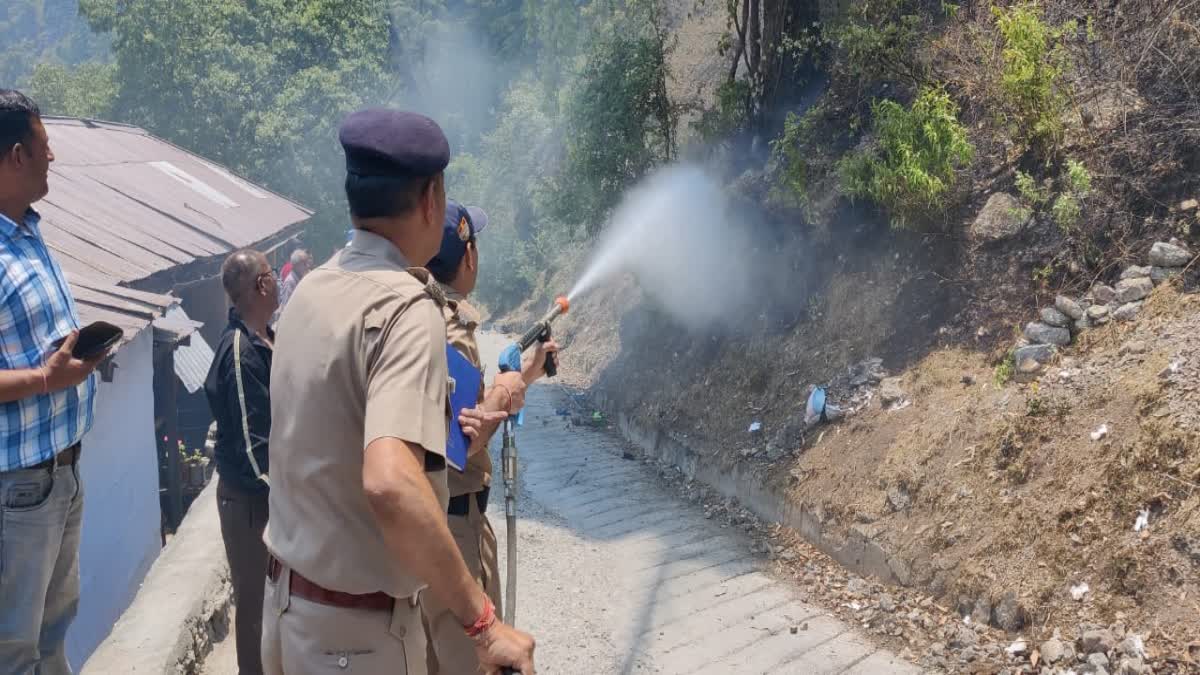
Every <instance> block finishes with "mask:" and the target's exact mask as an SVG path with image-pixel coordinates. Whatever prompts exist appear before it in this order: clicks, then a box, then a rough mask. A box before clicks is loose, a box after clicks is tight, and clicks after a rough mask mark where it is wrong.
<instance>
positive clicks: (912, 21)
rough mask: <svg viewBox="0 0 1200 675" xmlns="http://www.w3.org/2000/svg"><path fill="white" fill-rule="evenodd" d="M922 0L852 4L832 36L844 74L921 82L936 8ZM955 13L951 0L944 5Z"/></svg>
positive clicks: (944, 11) (867, 80) (925, 75)
mask: <svg viewBox="0 0 1200 675" xmlns="http://www.w3.org/2000/svg"><path fill="white" fill-rule="evenodd" d="M926 5H927V3H924V2H921V0H872V1H871V2H856V3H852V4H850V5H849V9H848V10H847V11H846V13H845V15H844V16H842V17H840V18H839V19H837V20H835V21H834V22H833V25H832V26H831V28H830V30H829V35H830V39H831V42H832V43H833V45H834V46H835V47H837V49H838V51H839V52H840V53H841V59H839V60H838V61H835V63H834V66H835V68H837V69H838V70H840V71H841V72H842V74H843V75H844V76H846V77H849V78H853V79H854V80H856V81H859V82H863V83H870V82H872V81H877V80H903V81H908V82H911V83H914V84H923V83H924V82H925V81H926V79H927V78H928V74H929V67H928V65H927V64H926V63H925V62H924V60H923V59H922V55H921V48H922V47H923V46H924V45H925V43H926V41H927V40H928V39H929V35H931V34H932V31H933V28H934V22H935V21H936V20H937V19H938V18H939V17H938V16H937V12H936V11H935V10H932V9H931V8H930V7H928V6H926ZM941 10H942V14H945V15H947V16H951V15H953V13H954V12H955V11H956V8H955V7H954V6H953V5H946V4H943V5H942V8H941Z"/></svg>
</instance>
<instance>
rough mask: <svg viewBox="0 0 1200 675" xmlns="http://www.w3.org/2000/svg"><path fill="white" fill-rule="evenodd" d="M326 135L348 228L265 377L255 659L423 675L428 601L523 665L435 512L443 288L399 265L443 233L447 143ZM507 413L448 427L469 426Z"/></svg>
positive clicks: (403, 134) (365, 128)
mask: <svg viewBox="0 0 1200 675" xmlns="http://www.w3.org/2000/svg"><path fill="white" fill-rule="evenodd" d="M339 138H340V141H341V143H342V146H343V148H344V149H345V152H346V168H347V173H348V175H347V177H346V196H347V199H348V201H349V204H350V213H351V217H352V218H351V219H352V221H353V224H354V227H355V232H354V237H353V240H352V241H351V243H350V244H349V245H348V246H347V247H346V248H345V249H343V250H341V251H339V252H338V253H337V254H336V255H335V256H334V257H333V258H332V259H331V260H330V261H329V262H327V263H326V264H324V265H322V266H321V267H319V268H317V269H316V270H314V271H312V272H310V273H309V275H308V276H307V277H306V278H305V280H304V283H303V284H301V285H300V286H299V287H298V288H297V290H296V293H295V295H294V296H292V300H291V302H289V303H288V307H287V309H286V310H285V311H284V313H283V316H282V317H281V319H280V325H279V336H280V337H279V340H278V341H277V342H276V345H275V358H274V363H273V367H272V373H271V391H272V401H271V403H272V405H271V416H272V429H271V439H270V462H271V469H272V471H271V498H270V512H271V520H270V522H269V524H268V526H267V532H266V535H265V540H266V544H267V548H268V550H269V551H270V561H269V565H268V574H267V583H266V595H265V602H264V608H263V647H262V651H263V666H264V670H265V671H266V672H267V673H272V674H273V675H282V674H286V675H308V674H310V673H311V674H316V673H331V672H341V671H342V670H345V671H348V672H353V673H367V674H368V675H374V674H376V673H379V674H381V675H382V674H383V673H388V674H389V675H392V674H398V675H425V674H426V672H427V669H426V668H427V666H426V635H425V631H424V628H423V625H422V620H421V609H420V603H421V601H422V599H423V598H425V597H427V598H429V599H432V600H434V601H435V602H437V603H438V604H439V606H444V607H448V608H450V611H451V612H452V613H453V615H454V617H456V619H457V620H458V622H459V626H460V628H461V629H462V630H463V631H464V634H465V635H467V636H469V637H470V638H471V644H472V646H473V648H474V650H475V654H476V656H477V657H478V658H479V661H480V663H481V665H482V670H483V672H487V673H496V672H499V669H500V667H501V666H514V667H516V668H517V669H518V670H519V671H521V672H522V673H525V675H530V674H532V673H533V672H534V669H533V648H534V642H533V638H532V637H530V636H529V635H526V634H524V633H521V632H520V631H517V630H515V629H513V628H510V627H508V626H505V625H504V624H502V623H501V622H500V621H498V620H497V618H496V612H495V605H494V604H493V602H492V601H491V600H490V599H489V598H488V596H487V594H486V593H484V591H483V590H482V589H481V588H480V587H479V584H478V583H477V582H476V580H475V578H474V576H473V575H472V573H471V570H470V569H469V568H468V567H467V565H466V564H465V563H464V562H463V559H462V555H461V554H460V553H459V552H458V548H457V547H456V546H455V544H454V539H453V537H452V536H451V534H450V530H449V528H448V527H447V524H446V515H445V514H446V506H447V501H448V495H447V484H446V480H447V478H446V462H445V457H444V453H445V446H446V436H447V423H448V419H447V417H446V415H447V407H448V400H447V377H448V375H447V369H446V324H445V320H444V317H443V315H442V306H443V305H444V303H445V299H444V297H442V294H441V292H440V290H439V289H438V288H437V286H436V284H434V283H432V282H431V281H430V279H429V277H428V275H427V273H425V271H424V270H420V269H413V264H414V262H413V261H427V260H429V259H430V258H432V257H433V255H434V254H435V253H437V251H438V248H439V247H440V245H441V239H442V222H443V219H444V218H445V209H446V197H445V188H444V184H443V178H442V171H443V170H444V169H445V167H446V165H447V163H448V162H449V144H448V143H447V141H446V137H445V136H444V135H443V133H442V131H441V129H440V128H439V127H438V126H437V124H436V123H434V122H433V121H432V120H430V119H428V118H425V117H422V116H420V115H415V114H412V113H404V112H399V111H395V110H385V109H372V110H365V111H360V112H357V113H354V114H352V115H350V116H349V117H347V118H346V120H345V122H344V123H343V124H342V128H341V131H340V133H339ZM496 382H497V383H499V384H500V385H501V386H503V387H505V388H507V389H509V390H511V391H512V392H513V394H512V396H511V397H510V398H511V399H512V400H511V402H510V407H509V410H508V412H513V411H515V410H516V409H517V408H518V407H519V406H520V405H522V404H523V391H524V390H523V388H522V385H523V381H522V380H521V377H520V374H519V373H507V374H502V375H497V376H496ZM493 386H496V385H493ZM504 416H505V415H504V413H491V414H488V413H483V412H481V411H478V410H476V411H470V412H469V413H467V414H464V415H463V416H462V417H460V422H461V423H462V424H463V425H464V427H465V428H466V429H468V430H469V433H472V434H478V432H479V430H480V429H481V428H482V426H483V425H484V424H489V423H490V424H494V423H496V422H497V420H498V419H500V418H503V417H504Z"/></svg>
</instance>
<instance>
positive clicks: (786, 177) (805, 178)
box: [771, 104, 825, 208]
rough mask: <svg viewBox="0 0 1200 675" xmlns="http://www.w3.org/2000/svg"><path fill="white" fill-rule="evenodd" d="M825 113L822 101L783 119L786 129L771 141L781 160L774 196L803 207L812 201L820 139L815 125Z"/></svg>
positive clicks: (778, 158) (774, 152)
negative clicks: (815, 158) (811, 189)
mask: <svg viewBox="0 0 1200 675" xmlns="http://www.w3.org/2000/svg"><path fill="white" fill-rule="evenodd" d="M824 114H825V109H824V107H823V106H822V105H820V104H818V105H814V106H812V107H811V108H809V109H808V110H806V111H805V112H804V114H803V115H797V114H796V113H788V116H787V119H786V120H784V122H783V133H781V134H780V135H779V137H778V138H776V139H775V140H773V141H771V152H772V153H773V154H774V155H775V158H776V159H777V160H778V162H779V169H780V179H781V180H780V181H779V182H778V183H777V184H776V187H775V190H774V194H773V195H772V196H774V197H776V198H779V199H781V201H783V202H784V203H790V204H792V205H795V206H799V207H802V208H807V207H808V206H810V205H811V203H812V199H811V197H810V196H809V188H810V187H811V185H812V181H813V179H814V178H815V176H814V175H813V174H814V172H815V170H816V167H814V166H813V161H812V160H813V156H814V154H815V150H816V148H815V146H816V145H817V143H818V142H819V140H820V139H818V138H816V128H817V123H818V122H819V121H820V118H821V116H822V115H824Z"/></svg>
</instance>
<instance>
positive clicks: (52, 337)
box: [0, 89, 102, 675]
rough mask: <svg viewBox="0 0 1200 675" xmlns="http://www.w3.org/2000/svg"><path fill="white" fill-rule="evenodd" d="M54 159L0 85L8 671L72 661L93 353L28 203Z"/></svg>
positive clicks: (1, 492) (2, 606)
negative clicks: (80, 350)
mask: <svg viewBox="0 0 1200 675" xmlns="http://www.w3.org/2000/svg"><path fill="white" fill-rule="evenodd" d="M52 161H54V153H53V152H51V151H50V141H49V138H48V137H47V135H46V129H45V127H43V126H42V122H41V116H40V113H39V111H38V108H37V105H36V104H34V102H33V101H31V100H29V99H28V98H27V97H26V96H25V95H23V94H21V93H20V92H17V91H12V90H8V89H0V519H2V522H3V524H4V526H3V528H2V529H0V569H2V570H3V574H2V575H0V673H5V674H9V673H11V674H14V675H15V674H22V675H24V674H25V673H38V675H59V674H67V673H70V672H71V668H70V665H69V664H68V663H67V657H66V652H65V649H64V640H65V638H66V634H67V627H68V626H69V625H70V623H71V620H72V619H74V618H75V610H76V607H77V606H78V604H79V530H80V522H81V520H82V516H83V489H82V486H81V485H80V482H79V470H78V460H79V448H80V445H79V442H80V439H82V438H83V435H84V434H85V433H87V431H88V429H89V428H90V427H91V425H92V413H93V402H94V400H95V395H96V379H95V376H94V375H93V374H92V373H93V371H94V370H95V368H96V366H97V365H98V364H99V361H100V358H96V359H93V360H89V361H81V360H79V359H75V358H72V356H71V350H72V348H73V347H74V346H75V342H76V340H77V339H78V336H79V333H78V329H79V315H78V314H77V313H76V311H75V302H74V300H73V299H72V298H71V292H70V290H69V287H68V286H67V280H66V277H64V276H63V273H62V270H61V269H60V268H59V266H58V263H57V262H55V261H54V259H53V258H52V257H50V251H49V248H48V247H47V246H46V242H45V240H43V239H42V235H41V230H40V229H39V226H38V225H39V217H38V214H37V212H36V211H34V210H33V209H32V208H31V205H32V204H33V202H35V201H37V200H39V199H41V198H42V197H45V196H46V193H47V192H48V191H49V184H48V182H47V181H48V176H49V170H50V162H52ZM59 338H65V339H66V341H65V342H64V343H63V344H62V346H61V348H59V349H57V350H55V349H54V347H53V346H52V345H53V343H54V342H55V341H56V340H58V339H59ZM101 358H102V357H101Z"/></svg>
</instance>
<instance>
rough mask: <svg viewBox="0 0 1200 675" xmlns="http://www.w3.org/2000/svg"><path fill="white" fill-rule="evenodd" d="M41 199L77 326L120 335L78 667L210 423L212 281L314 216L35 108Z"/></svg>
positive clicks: (181, 160)
mask: <svg viewBox="0 0 1200 675" xmlns="http://www.w3.org/2000/svg"><path fill="white" fill-rule="evenodd" d="M43 122H44V124H45V126H46V130H47V132H48V133H49V136H50V143H51V147H52V148H53V149H54V154H55V158H56V159H55V162H54V163H53V164H51V166H50V193H49V194H48V195H47V196H46V198H45V199H43V200H42V201H41V202H39V203H37V204H36V205H35V208H37V209H38V211H39V212H40V213H41V214H42V225H41V227H42V233H43V236H44V237H45V239H46V242H47V244H48V246H49V247H50V249H51V250H52V251H53V252H54V255H55V256H56V257H57V259H58V261H59V263H60V264H61V265H62V267H63V270H64V272H65V273H66V275H67V277H68V280H69V282H70V284H71V290H72V292H73V294H74V297H75V300H76V304H77V305H78V308H79V313H80V315H81V319H82V321H83V323H84V324H85V325H86V324H88V323H91V322H92V321H101V320H102V321H108V322H110V323H113V324H116V325H118V326H120V327H121V328H122V329H124V331H125V335H124V338H123V341H122V343H121V345H120V347H119V349H118V350H117V352H116V353H115V355H114V356H113V357H111V358H110V360H109V361H108V362H107V363H106V364H105V367H103V368H102V371H101V372H102V377H101V380H102V381H101V384H100V391H99V400H98V403H97V411H96V421H95V426H94V427H93V429H92V430H91V432H90V433H89V434H88V436H87V437H86V438H85V439H84V443H83V447H84V451H83V456H82V459H81V462H80V466H81V471H82V474H83V480H84V486H85V490H86V495H87V496H86V500H87V501H86V504H85V508H84V522H83V540H82V544H81V547H80V574H81V582H82V589H81V591H82V593H81V604H80V608H79V616H78V618H77V620H76V622H75V623H74V625H73V626H72V629H71V632H70V634H69V635H68V651H69V654H70V657H71V661H72V663H75V664H80V663H83V662H84V661H85V660H86V659H87V657H88V655H90V654H91V652H92V651H93V650H94V649H95V648H96V646H97V645H98V644H99V643H100V642H101V641H102V640H103V639H104V638H105V636H107V635H108V632H109V630H110V629H111V627H112V625H113V623H114V622H115V621H116V619H117V618H118V617H119V616H120V615H121V613H122V611H124V609H125V608H126V607H127V606H128V605H129V603H130V602H131V601H132V599H133V597H134V595H135V594H136V593H137V590H138V586H139V584H140V583H141V580H142V578H143V577H144V576H145V574H146V571H147V570H148V569H149V568H150V565H151V563H153V561H154V560H155V558H156V557H157V555H158V552H159V550H160V548H161V547H162V545H163V542H164V537H165V534H164V533H165V532H166V531H168V530H170V529H171V528H172V527H174V526H175V525H177V524H178V522H179V519H180V518H182V512H183V507H184V496H185V493H186V488H185V485H186V482H187V481H186V480H185V478H186V474H185V470H186V469H187V468H188V466H187V464H186V462H184V461H183V459H182V458H181V456H180V453H179V443H180V441H181V440H182V441H183V444H184V446H186V447H187V448H189V449H190V448H195V447H201V446H202V445H203V438H204V433H205V431H206V430H207V427H208V424H209V420H210V419H211V416H210V413H209V411H208V406H207V403H206V401H205V400H204V398H203V391H202V387H203V381H204V377H205V375H206V373H207V370H208V367H209V364H210V362H211V360H212V349H211V348H210V347H209V344H211V343H212V342H214V341H215V340H216V339H217V337H218V336H219V335H220V333H221V330H222V329H223V328H224V325H225V321H226V313H227V304H226V300H225V295H224V292H223V289H222V287H221V282H220V278H219V272H220V266H221V263H222V262H223V261H224V259H225V257H226V256H227V255H228V254H229V253H231V252H233V251H235V250H237V249H239V248H243V247H251V248H256V249H258V250H261V251H263V252H265V253H267V254H268V256H278V257H279V258H282V257H283V256H286V255H288V254H289V253H290V252H291V247H292V246H294V244H295V241H296V239H297V238H298V237H299V235H300V233H301V227H302V225H303V223H304V221H305V220H307V219H308V218H309V216H310V215H311V212H310V211H308V210H307V209H305V208H304V207H302V206H300V205H298V204H295V203H293V202H291V201H289V200H288V199H286V198H284V197H281V196H279V195H277V194H274V193H272V192H270V191H269V190H267V189H265V188H262V187H260V186H257V185H254V184H253V183H250V182H248V181H246V180H244V179H242V178H240V177H238V176H236V175H234V174H233V173H231V172H230V171H228V170H227V169H224V168H222V167H220V166H218V165H217V164H215V163H213V162H210V161H207V160H205V159H203V158H201V157H198V156H196V155H194V154H192V153H189V152H187V151H185V150H182V149H180V148H178V147H176V146H174V145H171V144H170V143H168V142H166V141H163V140H161V139H158V138H155V137H154V136H152V135H150V134H149V133H147V132H146V131H144V130H142V129H138V128H136V127H130V126H125V125H121V124H113V123H108V122H95V121H91V120H81V119H71V118H56V117H45V118H43Z"/></svg>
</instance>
